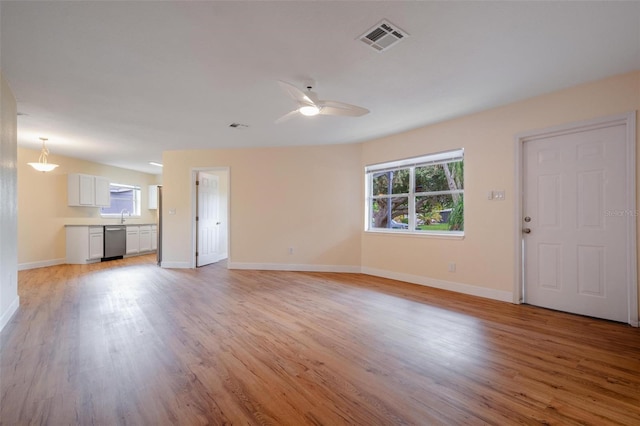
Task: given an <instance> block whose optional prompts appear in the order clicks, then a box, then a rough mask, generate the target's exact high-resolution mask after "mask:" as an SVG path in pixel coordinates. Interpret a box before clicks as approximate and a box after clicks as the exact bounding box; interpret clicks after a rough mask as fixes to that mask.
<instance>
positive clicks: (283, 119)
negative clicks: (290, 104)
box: [275, 109, 298, 124]
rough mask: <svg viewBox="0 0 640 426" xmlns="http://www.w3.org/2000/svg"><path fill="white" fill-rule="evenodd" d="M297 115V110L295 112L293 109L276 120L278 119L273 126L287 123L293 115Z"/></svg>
mask: <svg viewBox="0 0 640 426" xmlns="http://www.w3.org/2000/svg"><path fill="white" fill-rule="evenodd" d="M297 114H298V110H297V109H294V110H293V111H291V112H288V113H286V114H285V115H283V116H282V117H280V118H278V119H277V120H276V121H275V124H280V123H282V122H283V121H287V120H288V119H290V118H291V117H293V116H294V115H297Z"/></svg>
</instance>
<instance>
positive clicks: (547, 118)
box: [163, 72, 640, 300]
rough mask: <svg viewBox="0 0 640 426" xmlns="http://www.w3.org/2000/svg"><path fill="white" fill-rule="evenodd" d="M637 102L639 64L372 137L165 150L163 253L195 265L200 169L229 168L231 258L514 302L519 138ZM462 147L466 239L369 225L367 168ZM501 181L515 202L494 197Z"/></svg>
mask: <svg viewBox="0 0 640 426" xmlns="http://www.w3.org/2000/svg"><path fill="white" fill-rule="evenodd" d="M638 109H640V72H634V73H629V74H625V75H621V76H615V77H611V78H608V79H605V80H602V81H597V82H593V83H590V84H585V85H581V86H578V87H574V88H571V89H568V90H562V91H558V92H555V93H551V94H547V95H543V96H539V97H536V98H533V99H528V100H525V101H522V102H518V103H514V104H510V105H507V106H504V107H500V108H495V109H492V110H488V111H484V112H481V113H477V114H473V115H469V116H465V117H461V118H458V119H454V120H450V121H447V122H443V123H439V124H435V125H431V126H427V127H423V128H420V129H417V130H413V131H410V132H406V133H402V134H397V135H394V136H390V137H386V138H381V139H378V140H373V141H369V142H366V143H362V144H354V145H338V146H336V145H333V146H318V147H297V148H291V147H289V148H268V149H239V150H204V151H172V152H165V153H164V157H163V162H164V164H165V169H164V182H165V183H164V187H165V204H164V212H165V217H166V218H167V219H166V222H165V225H166V226H165V230H164V232H165V240H164V247H165V257H164V259H165V260H167V262H168V264H171V265H172V266H182V267H189V266H190V265H191V262H192V258H191V251H192V250H191V247H192V244H193V240H192V233H193V232H192V225H191V223H192V219H191V218H192V216H193V207H192V199H193V198H192V197H193V193H192V189H191V184H190V177H191V174H192V169H194V168H201V167H215V166H229V167H230V170H231V176H230V181H231V219H230V220H231V235H230V241H231V265H232V266H235V267H243V266H244V265H249V266H261V265H262V266H265V265H266V266H269V267H274V268H277V267H281V268H282V269H287V268H289V267H290V266H291V265H294V268H295V266H297V267H300V269H304V266H305V265H306V266H309V267H310V269H313V268H314V267H315V268H316V269H318V270H322V266H323V265H334V266H336V267H337V266H350V267H355V268H354V269H357V268H361V270H362V271H364V272H366V273H372V274H376V275H383V276H390V277H394V278H399V279H405V280H407V281H412V282H419V283H423V284H430V285H436V286H441V287H445V288H450V289H453V290H458V291H462V292H466V293H471V294H478V295H482V296H486V297H493V298H497V299H502V300H512V298H513V294H514V293H513V292H514V282H515V279H514V278H515V274H516V260H515V255H514V253H515V247H514V244H515V241H516V236H515V234H514V233H515V221H516V218H515V212H516V205H517V204H516V203H517V200H516V199H515V197H514V195H515V193H514V191H515V147H516V142H515V140H516V139H515V138H516V135H517V134H520V133H523V132H527V131H531V130H535V129H543V128H548V127H552V126H556V125H563V124H567V123H571V122H576V121H584V120H588V119H592V118H598V117H603V116H609V115H614V114H621V113H626V112H629V111H635V110H638ZM638 128H639V129H640V126H638ZM452 148H464V149H465V186H466V188H465V191H466V192H465V236H464V238H463V239H451V238H437V237H428V236H411V235H389V234H370V233H365V232H363V227H364V223H363V221H364V214H363V211H364V196H363V180H364V177H363V168H364V166H365V165H368V164H374V163H379V162H384V161H390V160H396V159H401V158H407V157H412V156H417V155H422V154H426V153H432V152H438V151H444V150H449V149H452ZM639 164H640V162H639ZM638 188H640V184H639V185H638ZM496 189H500V190H505V191H506V200H505V201H501V202H499V201H488V200H487V198H486V194H487V192H488V191H489V190H496ZM169 209H175V212H176V213H175V215H167V212H168V211H169ZM292 246H293V247H295V254H294V255H289V254H288V247H292ZM450 262H455V263H456V266H457V267H456V272H448V265H449V263H450ZM337 269H339V268H337Z"/></svg>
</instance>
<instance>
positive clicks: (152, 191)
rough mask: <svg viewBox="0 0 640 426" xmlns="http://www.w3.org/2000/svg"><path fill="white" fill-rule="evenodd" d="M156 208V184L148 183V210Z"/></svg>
mask: <svg viewBox="0 0 640 426" xmlns="http://www.w3.org/2000/svg"><path fill="white" fill-rule="evenodd" d="M157 208H158V185H149V210H155V209H157Z"/></svg>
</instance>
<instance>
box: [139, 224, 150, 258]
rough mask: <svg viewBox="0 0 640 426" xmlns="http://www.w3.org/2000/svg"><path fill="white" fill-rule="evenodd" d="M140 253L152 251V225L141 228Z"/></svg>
mask: <svg viewBox="0 0 640 426" xmlns="http://www.w3.org/2000/svg"><path fill="white" fill-rule="evenodd" d="M139 241H140V245H139V250H138V251H139V252H140V253H142V252H145V251H151V226H150V225H142V226H140V234H139Z"/></svg>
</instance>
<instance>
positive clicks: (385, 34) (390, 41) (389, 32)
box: [358, 19, 409, 52]
mask: <svg viewBox="0 0 640 426" xmlns="http://www.w3.org/2000/svg"><path fill="white" fill-rule="evenodd" d="M408 36H409V34H407V33H406V32H405V31H403V30H401V29H400V28H398V27H397V26H396V25H394V24H392V23H391V22H389V21H387V20H386V19H383V20H382V21H380V23H379V24H378V25H376V26H375V27H373V28H371V29H369V30H368V31H366V32H365V33H364V34H362V35H361V36H360V37H358V38H359V39H360V41H362V42H364V43H366V44H367V45H369V46H371V48H372V49H374V50H375V51H376V52H382V51H384V50H387V49H389V48H391V47H392V46H395V45H396V44H398V42H399V41H401V40H403V39H405V38H406V37H408Z"/></svg>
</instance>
